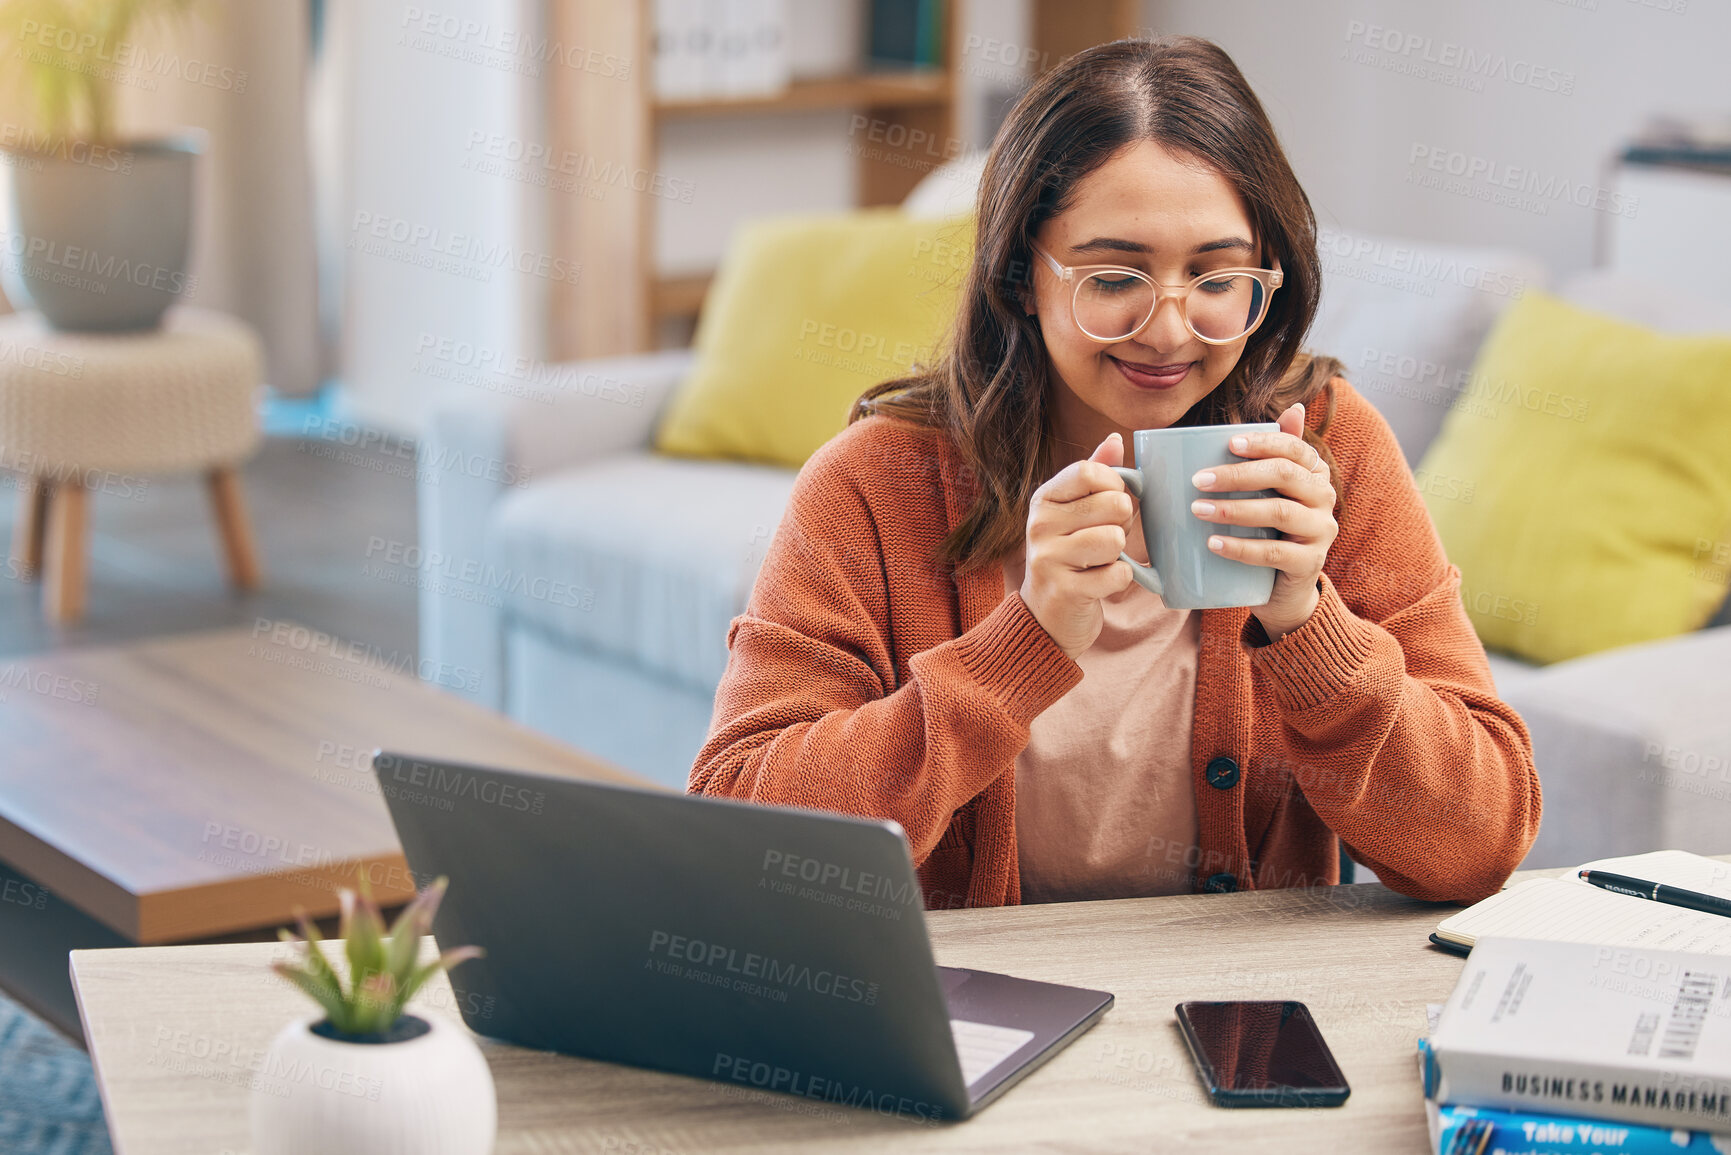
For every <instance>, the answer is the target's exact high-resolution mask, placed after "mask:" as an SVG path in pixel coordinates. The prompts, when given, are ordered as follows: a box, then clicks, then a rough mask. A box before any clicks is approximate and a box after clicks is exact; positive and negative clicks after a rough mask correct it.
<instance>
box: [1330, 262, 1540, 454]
mask: <svg viewBox="0 0 1731 1155" xmlns="http://www.w3.org/2000/svg"><path fill="white" fill-rule="evenodd" d="M1317 242H1318V243H1317V247H1318V249H1319V251H1320V255H1321V259H1322V285H1323V291H1322V304H1321V307H1320V308H1319V309H1318V311H1317V316H1316V321H1315V323H1314V324H1313V325H1312V326H1311V329H1310V335H1309V338H1308V341H1307V344H1308V346H1309V347H1310V348H1311V349H1312V350H1314V351H1315V352H1318V353H1325V354H1330V355H1332V356H1335V357H1339V358H1340V359H1341V360H1342V361H1343V362H1345V363H1346V376H1347V379H1348V380H1350V381H1351V382H1352V384H1353V386H1354V388H1356V389H1357V390H1358V391H1359V392H1360V393H1363V394H1364V395H1365V396H1366V397H1368V398H1369V399H1370V401H1371V403H1372V404H1373V405H1375V406H1376V408H1377V411H1378V412H1380V413H1381V414H1382V415H1383V417H1384V418H1385V419H1387V421H1388V423H1389V426H1390V427H1391V428H1392V429H1393V430H1394V435H1395V438H1396V440H1398V441H1399V442H1400V448H1401V451H1402V452H1403V453H1404V454H1405V455H1406V460H1407V464H1408V465H1417V464H1418V460H1419V458H1420V457H1422V456H1423V455H1424V451H1425V448H1426V447H1427V446H1429V445H1430V443H1431V440H1432V439H1433V438H1435V437H1436V435H1437V431H1438V430H1439V429H1441V428H1442V422H1443V417H1444V416H1445V415H1446V414H1447V413H1448V409H1449V406H1450V405H1451V404H1452V403H1453V402H1454V398H1455V395H1456V394H1457V393H1458V392H1459V391H1460V390H1461V388H1462V387H1463V386H1464V385H1465V384H1466V383H1467V381H1468V380H1469V374H1470V373H1471V370H1472V364H1473V358H1474V357H1476V356H1477V355H1478V350H1479V345H1480V344H1481V343H1482V342H1483V341H1484V339H1485V334H1486V333H1488V332H1489V331H1490V328H1491V325H1492V323H1493V322H1495V321H1496V319H1497V317H1498V316H1500V315H1501V314H1502V312H1503V310H1504V309H1506V308H1508V306H1509V305H1510V304H1511V303H1512V302H1513V301H1515V300H1518V299H1519V298H1520V296H1521V295H1522V294H1523V293H1525V292H1526V290H1527V289H1529V288H1542V287H1543V286H1544V282H1545V269H1544V266H1543V265H1542V264H1541V263H1539V261H1538V260H1537V259H1536V258H1534V257H1530V256H1526V255H1524V254H1522V253H1518V252H1515V251H1513V250H1508V249H1491V248H1468V247H1462V246H1457V245H1441V244H1432V243H1430V242H1427V241H1414V240H1406V239H1401V238H1397V237H1384V236H1376V235H1373V234H1369V233H1357V232H1345V231H1342V230H1339V229H1329V228H1324V229H1322V230H1321V232H1320V234H1319V236H1318V238H1317Z"/></svg>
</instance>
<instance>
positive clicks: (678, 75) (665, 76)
mask: <svg viewBox="0 0 1731 1155" xmlns="http://www.w3.org/2000/svg"><path fill="white" fill-rule="evenodd" d="M654 3H655V45H654V51H655V95H656V96H658V97H660V98H662V99H664V100H701V99H706V98H709V97H715V96H735V97H742V96H773V95H775V94H776V93H779V92H781V91H783V90H784V89H786V88H787V85H788V80H789V78H790V77H791V75H792V69H791V56H790V54H789V37H788V26H787V24H788V3H789V0H654Z"/></svg>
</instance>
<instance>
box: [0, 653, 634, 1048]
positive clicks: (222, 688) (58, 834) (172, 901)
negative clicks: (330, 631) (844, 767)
mask: <svg viewBox="0 0 1731 1155" xmlns="http://www.w3.org/2000/svg"><path fill="white" fill-rule="evenodd" d="M435 673H439V672H435ZM442 673H444V674H446V675H447V676H448V678H450V679H454V680H460V679H461V678H462V677H464V676H465V675H464V673H463V671H461V670H451V671H442ZM416 675H417V671H416V668H415V664H414V659H413V657H412V656H402V655H395V654H381V653H378V652H376V651H372V650H369V649H367V648H365V647H360V646H351V645H350V644H349V643H347V642H344V641H342V640H340V639H333V638H330V637H329V636H327V635H323V634H317V633H315V632H313V631H311V630H308V629H307V628H305V627H303V626H298V625H294V624H292V623H287V622H282V623H279V622H271V621H264V620H261V621H260V622H259V623H257V624H256V625H255V627H254V628H251V629H239V630H220V631H215V632H210V633H201V634H193V635H188V636H180V637H170V638H163V639H155V640H151V641H147V642H140V643H133V644H128V645H121V646H112V647H104V648H99V649H89V650H75V651H69V652H65V653H58V654H52V655H44V656H42V657H39V658H16V659H11V660H9V661H7V662H0V749H3V750H4V755H3V756H0V888H5V889H3V890H0V897H5V898H7V899H8V900H9V901H4V902H0V941H3V942H6V943H7V947H6V949H5V950H4V951H0V984H3V985H5V986H6V987H7V988H8V989H9V990H10V991H12V992H13V993H14V994H15V995H17V996H18V997H19V998H20V1000H21V1001H23V1002H25V1003H26V1004H27V1005H29V1006H30V1007H32V1009H34V1010H36V1011H37V1012H38V1013H40V1014H42V1015H43V1016H44V1017H45V1018H47V1019H48V1020H49V1021H50V1022H53V1023H55V1024H56V1025H57V1026H59V1027H60V1028H61V1029H62V1030H65V1031H67V1032H68V1033H69V1034H76V1032H77V1029H78V1023H77V1014H76V1009H75V1007H74V1006H73V1001H72V992H71V991H70V989H68V988H67V986H66V979H65V975H66V952H67V950H68V949H70V948H73V947H92V946H107V945H112V944H118V943H122V942H125V943H166V942H187V941H191V940H199V939H212V938H217V937H223V936H230V935H233V934H235V933H236V932H241V931H247V930H251V929H253V928H259V927H275V926H281V925H284V924H286V923H290V922H292V921H293V915H292V911H293V909H294V907H295V906H297V905H300V906H304V907H306V908H307V909H308V910H309V911H310V912H311V913H312V914H313V915H315V916H321V915H329V914H334V913H335V912H336V910H337V891H338V889H339V888H340V887H342V886H353V885H355V880H356V878H357V876H361V875H364V876H365V877H366V878H367V880H368V881H369V883H370V884H371V886H372V889H373V893H374V894H375V895H376V896H377V897H378V898H379V899H380V901H381V902H385V903H387V904H388V903H391V902H401V901H403V900H406V899H407V898H408V897H410V896H411V895H412V894H413V892H414V886H413V880H412V879H411V877H410V875H409V871H408V866H407V864H406V863H405V862H404V861H403V853H402V849H401V848H400V847H399V846H398V845H397V836H396V830H395V828H394V827H392V825H391V819H390V815H389V814H388V813H387V812H386V809H385V803H384V799H383V798H382V797H381V796H380V795H379V787H378V783H377V782H376V781H375V780H374V778H373V774H372V770H371V764H370V756H371V752H372V750H373V748H374V747H375V746H384V747H387V748H394V749H400V750H404V751H407V752H411V753H415V752H427V753H437V754H439V755H440V756H442V757H445V758H449V759H452V760H455V761H469V762H481V763H486V764H490V765H498V766H511V767H515V768H519V769H525V770H538V771H541V772H543V773H551V774H566V775H574V776H579V777H586V778H591V779H600V780H603V781H614V782H626V783H631V784H634V785H639V786H642V785H647V783H644V782H643V781H642V780H640V779H638V778H636V777H635V776H634V775H631V774H628V773H626V772H625V771H623V770H620V769H618V768H617V767H614V766H612V765H610V764H608V763H606V762H603V761H601V760H600V759H598V758H594V757H591V756H589V755H587V754H584V753H582V752H581V751H578V750H575V749H573V748H572V747H569V746H565V745H563V744H561V743H559V742H556V741H554V740H552V739H550V738H547V737H545V736H543V735H540V734H537V733H535V732H534V731H531V730H529V729H527V728H525V727H523V726H519V725H517V724H516V723H514V722H512V721H511V720H509V719H508V718H505V717H503V716H501V715H499V714H496V713H494V712H493V711H491V710H486V709H483V708H482V707H480V706H477V705H474V704H473V703H471V702H468V701H466V700H464V699H462V698H459V697H457V696H456V695H455V694H452V693H449V692H446V691H443V690H440V689H436V688H434V687H433V686H429V685H427V684H426V683H424V682H422V681H421V680H420V679H419V678H418V677H417V676H416ZM20 876H21V877H20ZM27 888H29V889H27ZM34 888H41V890H38V889H34ZM42 891H46V894H45V895H42ZM19 896H23V897H26V898H28V899H30V900H31V901H29V902H20V901H18V898H19ZM39 896H40V897H39ZM15 947H16V949H14V948H15Z"/></svg>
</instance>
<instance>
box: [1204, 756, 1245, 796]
mask: <svg viewBox="0 0 1731 1155" xmlns="http://www.w3.org/2000/svg"><path fill="white" fill-rule="evenodd" d="M1203 774H1204V775H1205V776H1206V777H1207V779H1208V785H1210V786H1212V787H1214V789H1216V790H1230V789H1232V788H1233V787H1234V786H1236V785H1238V761H1237V759H1234V758H1228V757H1227V756H1226V755H1224V754H1222V755H1220V756H1219V757H1217V758H1210V759H1209V760H1208V768H1207V769H1206V770H1205V771H1203Z"/></svg>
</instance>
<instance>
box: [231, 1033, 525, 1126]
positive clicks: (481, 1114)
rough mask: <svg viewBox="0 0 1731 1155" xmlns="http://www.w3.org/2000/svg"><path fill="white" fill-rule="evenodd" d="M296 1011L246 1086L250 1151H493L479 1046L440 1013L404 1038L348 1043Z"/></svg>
mask: <svg viewBox="0 0 1731 1155" xmlns="http://www.w3.org/2000/svg"><path fill="white" fill-rule="evenodd" d="M321 1021H322V1020H321V1019H320V1018H318V1017H314V1018H308V1019H302V1020H300V1021H298V1022H293V1023H290V1024H289V1025H288V1026H286V1027H284V1028H283V1029H282V1031H281V1032H279V1033H278V1034H277V1037H276V1038H275V1039H273V1040H272V1041H271V1045H270V1048H269V1050H268V1051H267V1052H266V1053H265V1058H264V1063H263V1065H262V1066H261V1067H260V1069H259V1070H258V1071H257V1072H256V1074H255V1079H254V1083H253V1088H252V1107H251V1119H252V1150H253V1152H254V1155H314V1153H317V1155H491V1152H492V1150H493V1136H494V1132H495V1130H496V1127H497V1122H498V1105H497V1103H496V1101H495V1099H494V1097H493V1075H492V1072H491V1071H489V1070H488V1069H487V1060H486V1059H485V1058H484V1057H482V1055H481V1049H480V1048H479V1047H477V1046H476V1045H475V1041H474V1040H473V1039H471V1038H470V1037H469V1035H468V1034H467V1033H466V1032H465V1031H464V1029H463V1028H462V1027H461V1026H460V1025H459V1024H457V1023H454V1022H452V1021H450V1020H449V1019H446V1018H444V1017H443V1016H440V1015H428V1016H426V1017H425V1018H422V1017H421V1016H418V1015H404V1016H403V1017H402V1019H400V1020H399V1024H407V1025H408V1027H407V1029H410V1030H412V1029H414V1027H413V1025H412V1024H413V1023H424V1024H426V1026H427V1027H428V1028H429V1029H428V1030H426V1031H425V1032H423V1033H421V1034H419V1035H418V1036H417V1037H414V1038H410V1039H406V1040H404V1041H402V1042H384V1043H352V1042H345V1041H342V1040H340V1039H337V1038H327V1037H325V1036H324V1035H321V1034H316V1033H314V1030H313V1028H314V1027H315V1026H316V1025H317V1024H318V1023H320V1022H321Z"/></svg>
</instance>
